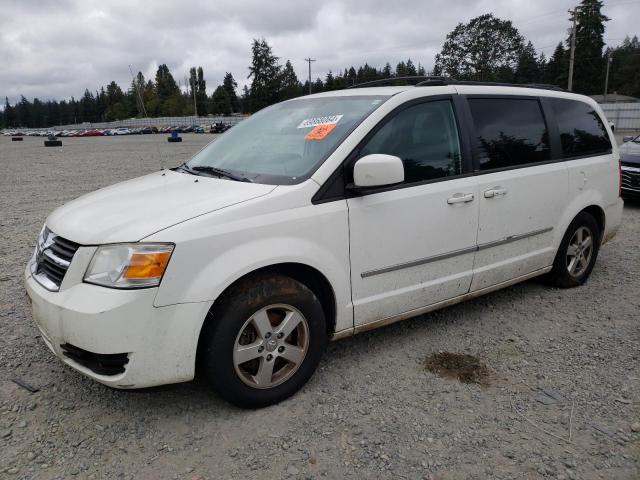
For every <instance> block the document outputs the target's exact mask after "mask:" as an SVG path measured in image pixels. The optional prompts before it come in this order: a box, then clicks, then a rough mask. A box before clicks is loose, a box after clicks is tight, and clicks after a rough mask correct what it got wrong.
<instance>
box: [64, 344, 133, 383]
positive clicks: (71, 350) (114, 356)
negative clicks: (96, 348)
mask: <svg viewBox="0 0 640 480" xmlns="http://www.w3.org/2000/svg"><path fill="white" fill-rule="evenodd" d="M60 348H61V349H62V353H63V354H64V355H65V357H69V358H70V359H71V360H73V361H74V362H76V363H79V364H80V365H82V366H83V367H86V368H88V369H89V370H91V371H92V372H93V373H97V374H98V375H118V374H119V373H123V372H124V370H125V367H124V366H125V365H126V364H127V363H129V355H128V354H126V353H109V354H107V353H93V352H88V351H87V350H83V349H82V348H79V347H76V346H75V345H71V344H70V343H65V344H64V345H60Z"/></svg>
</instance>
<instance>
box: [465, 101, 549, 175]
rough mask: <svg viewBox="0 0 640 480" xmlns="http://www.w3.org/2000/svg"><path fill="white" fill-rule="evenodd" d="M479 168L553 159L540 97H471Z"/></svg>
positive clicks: (501, 166) (514, 165) (487, 168)
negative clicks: (539, 100) (538, 98)
mask: <svg viewBox="0 0 640 480" xmlns="http://www.w3.org/2000/svg"><path fill="white" fill-rule="evenodd" d="M469 106H470V108H471V116H472V117H473V123H474V125H475V132H476V148H477V152H478V155H479V160H480V170H492V169H495V168H508V167H517V166H519V165H527V164H531V163H538V162H546V161H548V160H550V159H551V148H550V146H549V133H548V131H547V126H546V124H545V122H544V117H543V116H542V110H541V108H540V103H539V102H538V100H537V99H519V98H514V99H506V98H472V99H470V100H469Z"/></svg>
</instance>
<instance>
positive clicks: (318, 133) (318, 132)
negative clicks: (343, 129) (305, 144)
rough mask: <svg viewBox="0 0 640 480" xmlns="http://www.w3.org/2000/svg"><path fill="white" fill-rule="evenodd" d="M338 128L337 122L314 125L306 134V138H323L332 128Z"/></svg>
mask: <svg viewBox="0 0 640 480" xmlns="http://www.w3.org/2000/svg"><path fill="white" fill-rule="evenodd" d="M334 128H336V124H335V123H332V124H324V125H318V126H316V127H313V128H312V129H311V131H310V132H309V133H307V134H306V135H305V136H304V139H305V140H322V139H323V138H324V137H326V136H327V135H328V134H329V132H330V131H331V130H333V129H334Z"/></svg>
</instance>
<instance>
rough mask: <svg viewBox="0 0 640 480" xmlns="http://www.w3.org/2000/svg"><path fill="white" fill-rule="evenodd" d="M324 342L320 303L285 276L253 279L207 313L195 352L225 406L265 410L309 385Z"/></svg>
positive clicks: (226, 295) (240, 283) (242, 281)
mask: <svg viewBox="0 0 640 480" xmlns="http://www.w3.org/2000/svg"><path fill="white" fill-rule="evenodd" d="M285 324H287V326H286V327H285ZM294 324H295V325H297V326H296V327H295V329H294V330H292V332H291V333H290V334H289V333H288V331H289V327H291V326H293V325H294ZM265 325H266V326H265ZM281 328H283V329H284V331H283V332H279V330H280V329H281ZM282 336H283V338H281V337H282ZM327 340H328V339H327V331H326V321H325V318H324V312H323V309H322V305H321V304H320V301H319V300H318V298H317V297H316V296H315V295H314V293H313V292H312V291H311V290H309V289H308V288H307V287H306V286H305V285H303V284H301V283H300V282H298V281H296V280H293V279H292V278H289V277H286V276H283V275H278V274H267V273H262V274H257V275H252V276H250V277H248V278H246V279H244V280H241V281H240V282H239V283H238V284H236V285H235V286H233V287H232V288H231V290H230V291H229V292H227V293H226V294H225V295H224V297H223V298H222V299H221V301H220V302H219V303H217V304H216V305H214V307H213V308H212V310H211V311H210V312H209V315H208V316H207V321H206V322H205V325H204V327H203V332H202V335H201V341H200V345H199V348H198V352H199V367H200V369H201V370H200V373H202V374H203V375H204V376H205V377H206V378H207V379H208V381H209V382H210V383H211V385H212V386H213V387H214V389H215V390H216V391H217V392H218V393H219V394H220V396H222V397H223V398H224V399H225V400H227V401H228V402H230V403H232V404H234V405H236V406H239V407H242V408H260V407H265V406H267V405H271V404H274V403H277V402H280V401H282V400H284V399H285V398H288V397H290V396H291V395H293V394H294V393H295V392H297V391H298V390H299V389H300V388H302V387H303V386H304V385H305V383H307V381H308V380H309V378H311V376H312V375H313V372H314V371H315V370H316V368H317V366H318V363H319V362H320V358H321V357H322V354H323V352H324V350H325V348H326V346H327ZM245 358H251V359H249V360H244V359H245ZM289 359H292V360H295V362H294V361H292V360H289ZM243 360H244V363H243ZM271 368H273V371H272V372H271V370H270V369H271Z"/></svg>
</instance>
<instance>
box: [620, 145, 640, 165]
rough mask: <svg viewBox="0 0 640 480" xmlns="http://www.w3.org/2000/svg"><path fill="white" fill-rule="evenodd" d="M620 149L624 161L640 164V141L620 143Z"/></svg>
mask: <svg viewBox="0 0 640 480" xmlns="http://www.w3.org/2000/svg"><path fill="white" fill-rule="evenodd" d="M619 150H620V160H621V161H622V162H624V163H637V164H640V143H636V142H626V143H623V144H622V145H620V148H619Z"/></svg>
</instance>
